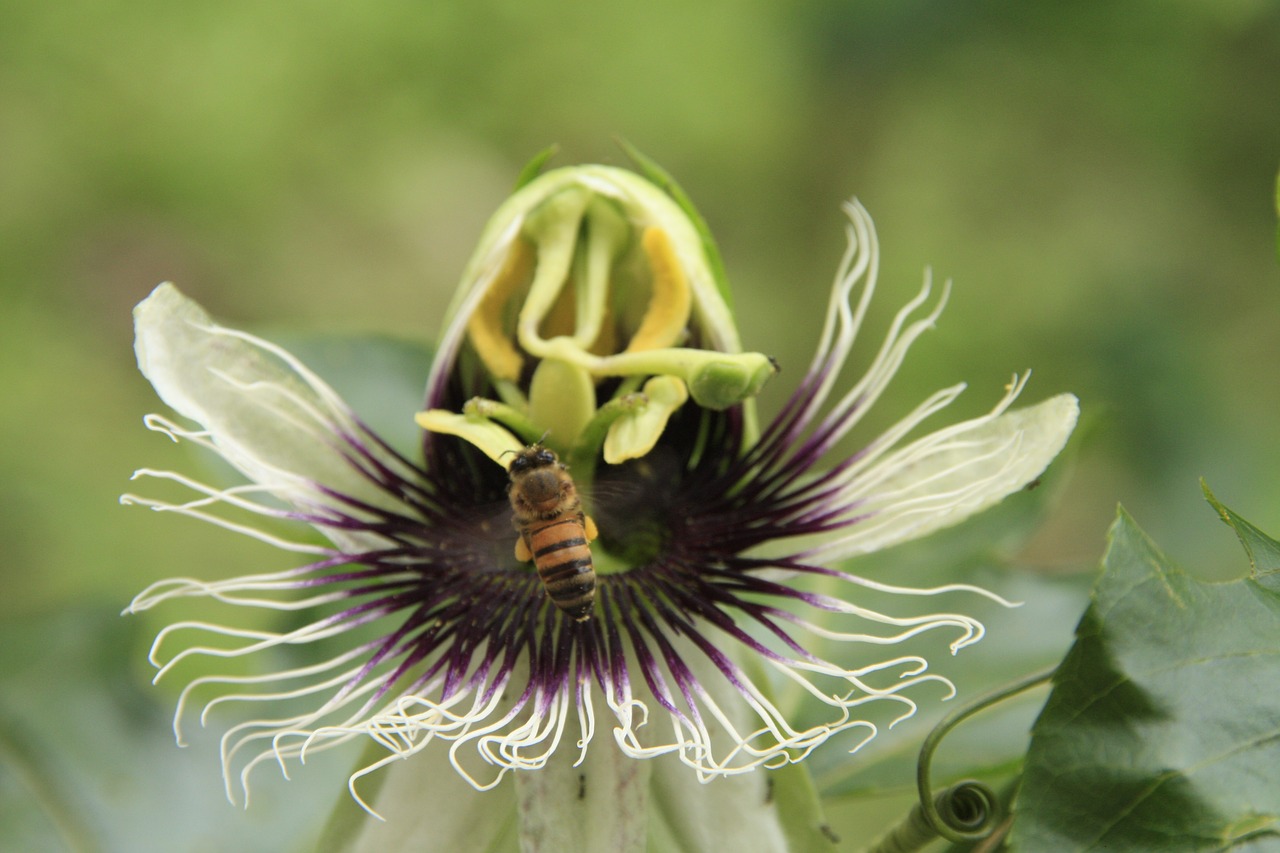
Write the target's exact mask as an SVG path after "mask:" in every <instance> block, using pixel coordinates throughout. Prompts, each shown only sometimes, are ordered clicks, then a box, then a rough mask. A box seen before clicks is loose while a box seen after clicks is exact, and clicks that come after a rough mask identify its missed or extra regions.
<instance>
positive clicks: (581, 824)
mask: <svg viewBox="0 0 1280 853" xmlns="http://www.w3.org/2000/svg"><path fill="white" fill-rule="evenodd" d="M566 747H567V745H565V746H562V747H561V748H560V749H558V750H556V752H555V754H553V755H552V756H551V757H550V758H549V759H548V761H547V763H546V765H545V766H543V767H541V768H539V769H538V770H535V771H531V772H530V771H517V772H516V773H515V774H514V775H515V780H516V802H517V806H518V810H519V814H520V849H521V850H522V851H523V853H561V851H567V850H608V851H611V853H613V851H616V853H644V851H645V850H647V849H650V848H649V847H648V846H647V831H648V821H649V809H648V805H649V777H650V771H651V764H652V762H648V761H636V760H635V759H634V758H632V757H631V756H629V755H624V754H623V753H622V752H621V751H620V750H618V749H616V748H615V747H614V746H613V744H611V743H609V742H608V739H607V738H601V739H600V740H599V741H597V742H596V743H595V744H593V745H591V746H590V748H588V749H587V750H585V752H582V754H581V755H579V751H578V750H571V749H568V748H566Z"/></svg>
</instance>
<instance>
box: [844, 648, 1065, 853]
mask: <svg viewBox="0 0 1280 853" xmlns="http://www.w3.org/2000/svg"><path fill="white" fill-rule="evenodd" d="M1055 671H1056V668H1054V669H1049V670H1045V671H1044V672H1038V673H1035V674H1034V675H1029V676H1027V677H1025V678H1022V679H1020V680H1018V681H1016V682H1014V683H1013V684H1010V685H1007V686H1005V687H1002V688H1000V689H999V690H996V691H993V692H991V693H988V694H987V695H986V696H983V697H982V698H980V699H978V700H976V701H975V702H973V703H971V704H969V705H966V706H965V707H963V708H957V709H956V710H955V711H953V712H952V713H950V714H948V715H947V716H946V717H944V718H943V719H942V721H941V722H939V723H938V725H936V726H934V728H933V731H931V732H929V736H928V737H926V738H925V739H924V744H923V745H922V746H921V747H920V757H919V760H918V762H917V764H916V785H917V787H918V789H919V792H920V801H919V802H918V803H916V804H915V805H914V806H913V807H912V809H911V812H910V813H909V814H908V815H907V817H906V818H905V819H904V820H903V821H902V822H900V823H899V824H897V825H896V826H894V827H893V828H892V829H891V830H889V832H887V833H886V834H885V835H884V836H882V837H881V838H880V840H879V841H877V842H876V843H875V844H874V845H872V846H871V847H870V848H869V850H870V853H910V851H913V850H919V849H920V848H922V847H924V846H925V845H926V844H928V843H929V842H930V841H933V840H935V839H937V838H939V837H941V838H945V839H946V840H948V841H950V842H952V843H953V844H971V843H973V842H974V841H978V840H981V839H983V838H986V837H987V836H989V835H990V834H991V833H992V832H993V831H994V830H995V828H996V825H997V824H998V823H999V821H1000V807H999V798H998V797H997V796H996V794H995V792H994V791H992V790H991V789H990V788H988V787H987V786H986V785H984V784H982V783H981V782H976V781H973V780H967V781H964V782H958V783H956V784H955V785H952V786H951V787H949V788H945V789H943V790H942V791H939V792H937V793H936V794H935V793H934V791H933V786H932V785H931V784H930V782H929V769H930V766H931V765H932V764H933V753H934V751H935V750H936V749H937V748H938V744H939V743H941V742H942V739H943V738H944V737H946V736H947V735H948V734H949V733H950V732H951V730H952V729H954V728H955V727H956V726H958V725H960V723H962V722H964V721H965V720H967V719H969V718H970V717H972V716H973V715H974V714H976V713H978V712H979V711H982V710H984V709H986V708H989V707H991V706H992V705H995V704H997V703H999V702H1003V701H1004V700H1006V699H1010V698H1012V697H1014V696H1017V695H1018V694H1019V693H1022V692H1024V691H1026V690H1030V689H1031V688H1033V687H1038V686H1039V685H1041V684H1044V683H1045V682H1047V681H1048V680H1049V679H1050V678H1052V677H1053V674H1054V672H1055Z"/></svg>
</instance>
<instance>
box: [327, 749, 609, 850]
mask: <svg viewBox="0 0 1280 853" xmlns="http://www.w3.org/2000/svg"><path fill="white" fill-rule="evenodd" d="M444 752H445V750H444V748H443V744H432V745H431V746H430V747H428V749H426V750H424V752H423V753H422V754H421V755H418V756H414V757H411V758H409V759H408V760H405V761H394V762H392V763H391V765H390V766H389V767H386V768H384V769H383V770H382V771H381V773H379V774H377V775H376V776H375V777H371V778H369V779H366V780H365V782H364V783H365V785H367V786H368V787H370V788H373V787H377V791H376V793H369V794H368V795H367V799H368V800H369V802H370V805H372V806H373V807H374V808H376V809H377V812H378V814H379V815H381V816H382V817H383V818H384V820H382V821H380V820H378V819H377V818H375V817H372V816H370V815H368V814H366V813H365V812H364V811H361V810H360V808H359V806H357V805H356V803H355V802H354V801H348V802H343V803H340V804H339V806H338V808H340V809H342V810H343V811H344V814H343V815H342V816H341V820H342V823H343V824H344V825H342V826H340V827H339V828H340V829H341V830H343V831H344V832H343V834H344V836H345V837H343V838H326V839H323V840H322V844H321V847H322V849H342V850H350V851H378V853H384V851H388V850H417V851H422V853H454V851H458V850H484V851H486V853H516V851H518V850H519V849H520V846H519V843H518V835H517V827H516V806H515V785H513V784H512V783H511V781H510V780H506V781H505V782H504V784H501V785H498V786H497V787H495V788H494V789H493V790H491V791H477V790H476V789H475V788H473V787H472V786H471V785H469V784H468V783H467V782H466V781H465V780H464V779H463V778H462V777H461V776H459V775H458V774H457V773H454V772H452V771H450V770H449V768H448V758H447V757H446V756H445V755H444ZM335 823H337V822H336V821H330V828H333V827H334V825H335ZM352 824H354V825H355V828H354V829H347V827H349V826H351V825H352ZM584 849H585V848H584Z"/></svg>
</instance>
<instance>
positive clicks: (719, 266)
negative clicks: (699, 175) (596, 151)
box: [614, 136, 733, 311]
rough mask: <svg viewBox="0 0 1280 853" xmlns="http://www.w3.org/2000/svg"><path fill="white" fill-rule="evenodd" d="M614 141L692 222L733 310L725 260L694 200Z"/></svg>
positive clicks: (631, 148) (648, 161)
mask: <svg viewBox="0 0 1280 853" xmlns="http://www.w3.org/2000/svg"><path fill="white" fill-rule="evenodd" d="M614 141H615V142H617V144H618V147H619V148H621V149H622V150H623V152H625V153H626V155H627V156H628V157H630V158H631V162H633V163H635V165H636V169H637V170H638V171H639V172H640V174H641V175H643V176H644V177H645V178H646V179H648V180H649V182H650V183H652V184H655V185H656V186H657V187H659V188H660V189H661V190H662V191H663V192H665V193H666V194H667V195H669V196H671V199H672V200H673V201H674V202H675V203H676V204H677V205H679V207H680V209H681V210H682V211H684V214H685V216H688V217H689V221H690V222H692V223H693V227H694V229H695V230H696V231H697V232H698V236H699V238H701V240H702V251H703V253H704V254H706V256H707V266H708V267H709V268H710V269H711V276H712V277H713V278H714V279H715V281H716V290H718V291H720V297H721V298H722V299H724V302H725V305H726V306H728V308H729V310H730V311H732V310H733V295H732V294H731V293H730V292H729V277H728V276H727V275H726V274H725V269H724V260H723V259H722V258H721V257H720V249H719V247H717V246H716V240H715V237H713V236H711V228H710V227H708V226H707V220H705V219H703V218H702V214H701V213H699V212H698V208H696V207H694V206H693V200H692V199H690V198H689V194H688V193H686V192H685V191H684V188H683V187H681V186H680V184H679V183H677V182H676V179H675V178H673V177H672V176H671V173H670V172H668V171H667V170H666V169H664V168H662V167H661V166H659V165H658V164H657V163H656V162H655V161H654V160H652V159H651V158H649V157H648V156H646V155H645V154H644V153H643V152H641V151H640V149H638V148H636V147H635V146H634V145H632V144H631V143H630V142H628V141H627V140H625V139H623V138H622V137H621V136H617V137H614Z"/></svg>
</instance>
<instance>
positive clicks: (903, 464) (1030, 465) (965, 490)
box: [812, 382, 1080, 559]
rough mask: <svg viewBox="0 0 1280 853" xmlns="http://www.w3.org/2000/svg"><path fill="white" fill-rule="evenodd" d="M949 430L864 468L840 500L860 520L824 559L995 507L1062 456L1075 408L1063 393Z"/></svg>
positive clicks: (825, 548) (823, 550) (829, 546)
mask: <svg viewBox="0 0 1280 853" xmlns="http://www.w3.org/2000/svg"><path fill="white" fill-rule="evenodd" d="M1020 388H1021V384H1020V383H1017V382H1015V384H1014V386H1012V387H1011V390H1010V394H1009V395H1008V396H1006V398H1005V399H1004V400H1003V401H1002V402H1001V404H1000V405H999V406H997V407H996V409H995V410H993V411H992V412H991V413H990V414H989V415H986V416H984V417H981V418H976V419H974V420H972V421H967V422H965V423H961V424H956V425H955V426H952V427H947V428H944V429H941V430H938V431H937V432H934V433H932V434H930V435H927V436H924V437H923V438H920V439H918V440H916V441H914V442H912V443H911V444H909V445H907V446H905V447H902V448H900V449H897V450H894V451H893V452H891V453H888V454H886V455H885V456H883V457H882V458H880V459H879V460H878V461H877V462H876V463H875V464H873V465H871V466H869V467H868V468H866V469H864V470H862V471H861V472H860V473H859V475H858V476H857V477H856V478H855V479H854V480H853V481H852V482H850V483H849V485H848V486H847V487H846V488H845V490H844V491H843V492H842V495H841V499H842V500H843V501H846V502H849V503H850V504H852V505H855V506H856V509H855V510H854V511H853V512H854V513H856V514H857V515H859V516H865V517H863V518H862V519H861V520H860V521H858V522H857V523H856V524H854V525H852V526H851V527H850V528H849V532H848V533H847V534H845V535H842V536H839V537H838V538H836V539H834V540H830V541H827V542H825V543H823V544H822V545H820V546H818V547H817V548H815V549H814V551H813V552H812V553H814V554H820V555H821V556H822V557H824V558H826V559H837V558H843V557H850V556H854V555H857V554H866V553H869V552H871V551H878V550H881V549H884V548H888V547H890V546H892V545H897V544H898V543H900V542H905V541H907V540H910V539H918V538H920V537H922V536H925V535H926V534H929V533H932V532H934V531H935V530H940V529H942V528H944V527H950V526H951V525H953V524H957V523H959V522H961V521H963V520H964V519H966V518H968V517H969V516H971V515H974V514H975V513H978V512H981V511H982V510H984V509H986V508H988V507H990V506H992V505H993V504H995V503H998V502H999V501H1000V500H1002V499H1003V498H1005V497H1006V496H1008V495H1009V494H1011V493H1013V492H1015V491H1017V490H1018V489H1021V488H1022V487H1023V486H1026V485H1027V484H1028V483H1030V482H1031V481H1032V480H1034V479H1035V478H1036V477H1038V476H1039V475H1040V473H1041V472H1042V471H1044V469H1045V468H1046V467H1048V465H1049V463H1050V462H1052V461H1053V458H1054V457H1055V456H1057V455H1058V453H1059V452H1060V451H1061V450H1062V448H1063V445H1065V444H1066V441H1067V438H1068V437H1069V436H1070V435H1071V431H1072V429H1074V428H1075V425H1076V420H1077V418H1078V417H1079V413H1080V407H1079V403H1078V401H1077V400H1076V398H1075V397H1074V396H1072V395H1071V394H1062V395H1059V396H1057V397H1053V398H1051V399H1049V400H1045V401H1044V402H1042V403H1039V404H1037V405H1034V406H1029V407H1027V408H1025V409H1016V410H1013V411H1006V410H1005V407H1006V406H1007V405H1008V404H1009V402H1010V401H1011V398H1012V397H1013V396H1015V395H1016V393H1017V391H1018V390H1020Z"/></svg>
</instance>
